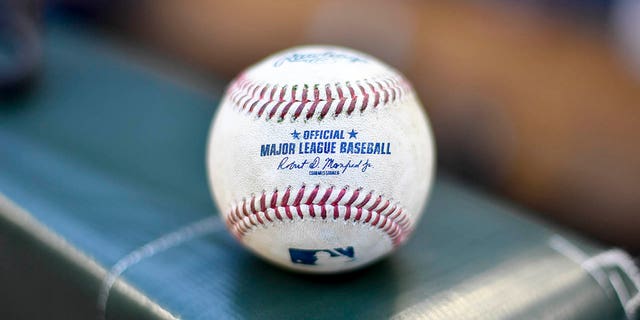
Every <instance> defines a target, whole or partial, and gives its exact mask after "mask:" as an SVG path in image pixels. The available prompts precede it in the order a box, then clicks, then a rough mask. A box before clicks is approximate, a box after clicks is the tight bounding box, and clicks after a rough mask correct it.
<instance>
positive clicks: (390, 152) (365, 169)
mask: <svg viewBox="0 0 640 320" xmlns="http://www.w3.org/2000/svg"><path fill="white" fill-rule="evenodd" d="M434 156H435V154H434V144H433V138H432V134H431V130H430V127H429V124H428V122H427V118H426V116H425V114H424V113H423V110H422V107H421V106H420V102H419V101H418V99H417V97H416V94H415V93H414V91H413V89H412V88H411V86H410V84H409V83H408V82H407V80H405V79H404V78H403V77H402V75H400V74H399V73H398V72H397V71H396V70H394V69H392V68H390V67H389V66H387V65H385V64H383V63H382V62H380V61H378V60H376V59H375V58H373V57H371V56H369V55H366V54H363V53H360V52H357V51H354V50H350V49H346V48H341V47H328V46H305V47H296V48H292V49H289V50H286V51H283V52H279V53H276V54H274V55H272V56H270V57H267V58H266V59H264V60H263V61H261V62H259V63H257V64H256V65H254V66H252V67H250V68H249V69H247V70H246V71H245V72H243V73H242V74H241V75H240V76H238V78H236V79H235V80H234V81H233V82H232V83H231V85H230V86H229V88H228V91H227V93H226V95H225V96H224V97H223V99H222V102H221V105H220V108H219V110H218V114H217V115H216V117H215V120H214V122H213V125H212V126H211V130H210V136H209V142H208V150H207V169H208V174H209V182H210V186H211V189H212V192H213V195H214V197H215V200H216V202H217V204H218V205H219V207H220V209H221V212H222V215H223V218H224V220H225V222H226V224H227V227H228V228H229V230H230V231H231V232H232V233H233V235H234V236H235V237H236V238H238V239H239V240H240V241H241V242H242V244H244V245H245V246H246V247H248V248H249V249H250V250H251V251H253V252H255V253H256V254H258V255H259V256H261V257H263V258H265V259H267V260H268V261H271V262H273V263H275V264H277V265H280V266H283V267H286V268H289V269H294V270H299V271H307V272H318V273H329V272H338V271H345V270H350V269H354V268H358V267H362V266H364V265H366V264H369V263H371V262H373V261H375V260H377V259H379V258H381V257H383V256H384V255H386V254H388V253H390V252H391V251H392V250H393V249H394V248H396V247H398V246H399V245H401V244H402V243H403V242H404V241H405V240H406V239H407V237H408V236H409V234H410V233H411V232H412V230H413V228H414V226H415V225H416V223H417V222H418V219H419V218H420V215H421V212H422V207H423V206H424V204H425V201H426V198H427V193H428V191H429V188H430V186H431V182H432V179H433V172H434V170H433V169H434V160H435V159H434Z"/></svg>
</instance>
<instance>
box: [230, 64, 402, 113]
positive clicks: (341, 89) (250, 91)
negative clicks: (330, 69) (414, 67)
mask: <svg viewBox="0 0 640 320" xmlns="http://www.w3.org/2000/svg"><path fill="white" fill-rule="evenodd" d="M322 86H324V97H323V96H322V94H321V93H322V90H321V87H322ZM287 89H288V86H287V85H278V84H272V83H260V82H256V81H252V80H249V79H247V78H246V76H245V75H244V74H243V75H241V76H240V77H238V79H236V80H235V81H234V82H233V83H232V84H231V85H230V86H229V89H228V96H229V98H230V100H231V101H232V102H233V103H234V105H235V106H236V107H237V108H239V109H241V110H245V111H247V112H248V113H251V114H256V115H257V116H258V117H262V116H263V115H265V116H266V118H267V119H272V118H276V117H277V119H278V120H281V119H284V118H285V117H286V116H288V115H290V116H291V118H292V119H293V120H297V119H299V118H303V119H307V120H308V119H311V118H313V117H314V116H316V115H317V116H318V118H319V119H320V120H321V119H324V118H325V117H326V116H327V115H328V114H329V113H330V112H331V108H332V106H333V105H334V103H335V104H336V105H335V110H334V111H333V115H334V116H339V115H340V114H346V115H351V114H352V113H353V112H354V111H356V110H359V111H360V112H364V111H365V110H366V109H367V108H369V107H372V108H377V107H379V106H381V105H385V104H387V103H391V102H394V101H397V100H399V99H400V97H402V96H404V95H405V93H407V92H409V91H410V90H411V89H410V84H409V83H408V81H406V80H405V79H404V78H402V77H400V76H388V77H387V78H374V79H363V80H358V81H354V82H353V83H352V82H349V81H347V82H344V83H335V84H329V83H327V84H313V85H309V84H301V85H292V86H291V90H290V91H289V92H287ZM278 91H280V93H279V94H278ZM287 93H288V94H287ZM336 93H337V97H336V96H335V95H336ZM298 94H299V97H298ZM371 100H373V101H371ZM322 102H324V104H321V103H322ZM336 102H337V103H336ZM296 104H297V105H296ZM294 105H295V106H294ZM345 105H346V108H345ZM305 110H306V111H305Z"/></svg>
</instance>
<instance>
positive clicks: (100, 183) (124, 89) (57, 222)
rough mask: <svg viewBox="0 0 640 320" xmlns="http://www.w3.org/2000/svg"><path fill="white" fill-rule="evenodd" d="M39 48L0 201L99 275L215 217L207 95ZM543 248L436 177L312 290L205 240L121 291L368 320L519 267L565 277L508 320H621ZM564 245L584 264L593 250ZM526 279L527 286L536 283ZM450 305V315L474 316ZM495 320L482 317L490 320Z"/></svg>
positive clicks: (5, 131)
mask: <svg viewBox="0 0 640 320" xmlns="http://www.w3.org/2000/svg"><path fill="white" fill-rule="evenodd" d="M46 39H47V40H46V57H47V60H46V67H45V71H44V74H43V79H42V81H41V83H40V85H39V87H38V88H37V90H35V91H34V92H33V93H32V94H31V95H30V96H29V97H26V98H24V99H22V100H19V101H13V102H12V103H11V105H9V104H6V103H5V104H4V105H2V106H1V107H0V192H1V193H2V194H4V195H5V196H7V197H8V198H10V199H11V200H12V201H14V202H16V203H17V204H18V205H20V206H22V207H23V208H25V209H26V210H28V211H29V212H30V213H31V214H32V215H33V216H34V217H35V218H37V219H38V220H39V221H40V222H42V223H43V224H45V225H46V226H48V227H49V228H50V229H51V230H52V231H54V232H56V233H58V234H59V235H61V236H63V237H64V238H65V239H67V240H68V241H69V242H70V243H71V244H73V245H74V246H75V247H77V248H78V249H80V250H81V251H83V252H85V253H86V254H87V255H89V256H90V257H92V258H93V259H95V260H96V261H97V262H98V263H99V264H101V265H103V266H104V267H105V268H106V269H109V268H110V267H111V266H113V265H114V264H115V263H116V262H117V261H118V260H119V259H121V258H122V257H123V256H125V255H126V254H128V253H129V252H131V251H133V250H135V249H136V248H138V247H140V246H141V245H144V244H145V243H147V242H149V241H152V240H154V239H156V238H158V237H159V236H161V235H163V234H166V233H168V232H171V231H174V230H176V229H178V228H180V227H182V226H185V225H188V224H190V223H193V222H194V221H198V220H201V219H204V218H206V217H210V216H212V215H217V214H218V212H217V209H216V208H215V207H214V205H213V203H212V201H211V198H210V196H209V190H208V187H207V183H206V174H205V168H204V154H205V142H206V136H207V131H208V127H209V123H210V120H211V117H212V116H213V114H214V112H215V108H216V105H217V102H218V99H219V98H220V96H221V94H222V92H221V90H220V89H219V88H221V87H222V86H212V89H211V91H210V93H209V94H203V93H202V92H200V91H197V90H194V89H191V88H189V87H188V86H182V85H177V84H176V83H173V82H170V81H167V80H166V79H165V78H163V77H158V76H157V75H154V74H153V73H152V72H149V71H144V70H142V69H140V68H135V67H134V66H135V63H134V62H131V61H129V60H127V59H126V58H123V57H122V55H121V54H119V53H118V54H115V53H117V52H118V50H117V49H114V48H111V47H110V46H109V44H108V43H105V42H102V41H99V40H95V38H92V37H90V35H88V34H82V35H78V34H74V33H72V32H69V31H68V30H66V29H64V28H60V27H56V28H52V29H51V30H50V31H49V33H48V36H47V37H46ZM214 88H218V89H214ZM220 152H224V151H223V150H221V151H220ZM0 218H1V213H0ZM0 226H1V225H0ZM557 232H560V231H557V230H556V229H553V228H550V227H548V226H544V225H542V224H540V223H539V222H536V221H533V220H531V219H529V218H525V217H524V215H523V214H522V213H520V210H518V209H514V207H512V206H510V205H507V204H505V203H503V202H501V201H498V200H496V199H493V198H491V197H489V196H487V195H485V194H482V193H479V192H477V191H474V190H472V189H469V188H468V187H466V186H464V185H463V184H461V183H460V182H458V181H456V180H455V179H452V178H451V177H450V176H448V175H446V174H443V173H440V174H439V175H438V177H437V181H436V184H435V187H434V190H433V193H432V196H431V200H430V202H429V206H428V208H427V209H426V212H425V215H424V217H423V219H422V220H421V222H420V224H419V225H418V227H417V229H416V231H415V235H414V237H413V238H412V239H411V241H410V242H409V243H408V244H407V245H406V246H405V247H403V248H401V249H400V250H399V251H398V252H397V253H395V254H393V255H392V256H391V257H389V258H388V259H385V260H384V261H382V262H380V263H378V264H375V265H373V266H372V267H370V268H367V269H365V270H362V271H360V272H355V273H350V274H344V275H338V276H328V277H327V276H322V277H321V276H315V277H314V276H304V275H299V274H293V273H289V272H286V271H282V270H280V269H277V268H275V267H272V266H271V265H268V264H266V263H264V262H263V261H261V260H259V259H258V258H256V257H254V256H252V255H250V254H249V253H248V252H246V251H245V250H243V249H242V248H241V247H240V246H239V245H238V244H237V243H236V242H235V240H234V239H232V238H231V236H229V235H228V234H227V233H226V232H225V231H221V232H215V233H212V234H207V235H205V236H202V237H198V238H195V239H193V240H191V241H189V242H187V243H185V244H183V245H180V246H178V247H175V248H171V249H169V250H167V251H164V252H162V253H159V254H157V255H155V256H153V257H151V258H149V259H146V260H143V261H141V262H140V263H139V264H136V265H134V266H133V267H132V268H130V269H129V270H127V271H126V272H125V273H124V274H123V277H124V278H125V279H126V280H127V281H128V282H129V283H130V284H131V285H133V286H134V287H136V288H137V289H139V290H140V291H141V292H143V293H145V294H146V295H147V296H148V297H149V298H150V299H151V300H152V301H154V302H155V303H157V304H159V305H161V306H163V307H164V308H165V309H166V310H168V311H169V312H171V313H172V314H174V315H176V316H180V317H183V318H185V319H209V318H220V317H222V318H255V317H260V318H276V319H280V318H296V319H297V318H342V317H348V318H362V319H372V318H386V317H389V316H391V315H394V314H396V313H398V312H401V311H403V310H405V309H407V308H410V307H412V306H416V305H426V306H430V304H429V303H427V304H425V301H427V302H428V301H433V303H435V304H441V303H442V302H443V301H453V300H455V298H454V297H456V296H463V295H464V294H465V293H466V292H470V291H473V290H475V289H482V288H485V289H486V288H491V287H492V286H496V288H501V289H500V290H506V289H505V287H498V282H499V281H497V280H496V279H499V278H500V277H498V278H496V277H495V274H496V272H503V273H504V277H502V278H504V279H509V277H510V275H511V274H512V273H513V272H517V271H518V270H520V269H522V268H523V265H525V266H526V265H529V263H528V261H531V263H530V265H535V264H536V263H537V262H538V261H543V260H544V259H546V258H549V257H550V258H553V259H555V260H553V261H556V260H557V261H561V262H562V261H564V262H566V263H567V266H569V267H566V268H564V269H558V270H559V271H558V270H556V271H558V272H557V273H554V274H548V279H546V280H545V281H542V282H540V283H528V284H526V285H522V287H521V289H522V290H523V292H522V295H521V297H520V300H525V301H527V303H524V305H523V306H520V305H519V307H518V308H519V309H517V310H516V311H514V312H512V313H510V314H511V315H512V316H513V315H518V316H517V317H516V316H513V317H514V318H523V317H524V318H526V317H531V318H540V317H542V316H543V315H548V314H560V313H557V312H561V311H562V310H564V309H569V311H568V315H569V317H568V318H571V317H574V318H579V319H586V318H593V319H604V318H620V317H622V310H621V308H620V307H619V303H617V301H616V300H615V298H614V297H612V296H611V295H607V294H606V293H605V292H604V291H603V290H602V289H601V288H600V287H599V286H598V285H597V283H596V282H595V281H593V279H591V278H590V277H589V276H588V275H586V273H585V274H583V275H581V276H580V277H578V278H577V280H575V281H574V280H571V279H574V278H571V277H570V276H573V275H575V274H576V273H577V272H579V268H578V267H577V265H575V266H572V265H571V263H569V261H568V259H566V258H564V257H561V256H559V255H558V253H557V252H555V251H554V250H552V249H551V248H550V247H549V245H548V240H549V237H550V236H552V235H554V234H556V233H557ZM567 237H568V238H569V239H571V241H575V242H576V243H577V244H578V246H580V247H581V248H582V250H584V251H586V252H588V253H595V252H597V251H599V250H601V248H600V247H598V246H596V245H593V244H590V243H588V242H585V241H584V240H581V239H578V238H574V237H570V236H567ZM528 259H530V260H528ZM563 259H564V260H563ZM518 261H520V262H523V261H524V263H520V264H519V263H518ZM560 265H563V264H560ZM504 266H515V267H517V268H520V269H517V270H516V269H513V270H512V269H509V268H504ZM541 266H542V265H541ZM515 267H514V268H515ZM522 270H524V269H522ZM576 270H577V271H576ZM531 272H532V273H527V274H531V276H532V278H535V279H538V277H540V274H541V273H542V274H544V273H545V272H546V271H545V270H535V269H534V271H531ZM567 279H570V280H571V281H569V280H567ZM563 280H566V282H567V284H566V285H565V286H564V287H562V288H560V289H556V290H551V289H549V290H551V291H550V295H549V296H545V297H538V296H535V295H530V294H528V292H524V291H530V290H532V289H531V288H534V289H536V288H537V287H538V286H547V285H550V284H552V283H554V282H558V281H563ZM87 281H89V280H87ZM482 281H485V282H484V283H483V282H482ZM525 282H526V281H525ZM465 284H467V285H465ZM70 285H71V284H70ZM506 288H508V289H509V290H507V291H505V292H506V293H509V294H505V295H504V297H503V299H504V302H503V303H504V305H505V306H508V305H509V304H511V303H513V305H515V302H516V301H517V300H518V298H519V297H517V296H516V297H514V296H513V295H512V294H510V293H511V292H518V290H519V289H520V288H519V287H517V286H516V287H513V286H511V287H509V286H507V287H506ZM550 288H551V286H550ZM94 289H95V288H94ZM534 291H535V290H534ZM92 294H95V297H92V296H90V297H89V298H88V300H89V301H91V300H92V299H94V298H95V300H96V303H97V295H98V292H97V290H96V292H94V293H91V292H90V293H89V295H92ZM120 299H122V297H116V298H114V299H112V300H109V304H108V308H107V315H110V314H118V315H121V316H126V315H127V314H126V313H127V309H126V308H125V307H123V305H126V301H125V302H124V303H123V302H122V301H119V300H120ZM430 299H431V300H430ZM464 301H465V302H466V303H467V305H466V306H464V307H463V308H476V307H479V306H474V300H473V299H470V300H469V299H467V300H464ZM480 302H481V301H478V302H477V303H480ZM571 305H575V306H576V307H573V308H568V307H567V306H571ZM431 307H433V306H431ZM431 307H429V308H431ZM123 308H125V309H123ZM450 308H452V309H450V310H453V309H455V308H460V306H455V305H452V306H451V307H450ZM445 309H446V308H445ZM495 309H496V310H493V311H488V313H487V314H486V316H487V317H490V318H491V315H492V314H495V315H499V314H500V313H499V312H500V310H499V309H500V308H495ZM421 312H423V313H424V314H426V315H429V316H431V317H432V318H437V319H443V318H447V316H446V314H444V315H442V314H435V313H434V314H429V311H428V310H423V311H421ZM492 312H495V313H492ZM553 312H556V313H553ZM565 312H566V310H565Z"/></svg>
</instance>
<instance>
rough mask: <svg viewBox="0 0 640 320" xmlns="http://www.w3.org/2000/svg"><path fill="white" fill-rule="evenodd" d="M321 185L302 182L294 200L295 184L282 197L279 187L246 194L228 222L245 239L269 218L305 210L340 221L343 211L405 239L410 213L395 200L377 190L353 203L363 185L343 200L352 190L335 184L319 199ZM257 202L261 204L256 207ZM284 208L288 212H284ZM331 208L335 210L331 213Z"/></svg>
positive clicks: (399, 239) (288, 216) (397, 239)
mask: <svg viewBox="0 0 640 320" xmlns="http://www.w3.org/2000/svg"><path fill="white" fill-rule="evenodd" d="M321 189H322V188H321V187H320V185H316V186H315V187H314V188H313V189H311V190H308V189H307V188H306V186H302V187H300V188H299V189H298V190H297V192H296V196H295V200H294V201H293V203H291V204H290V203H289V199H290V196H291V192H292V191H291V187H289V188H287V189H286V190H285V191H284V195H283V196H282V198H281V199H280V200H279V201H278V194H279V192H278V190H276V191H274V192H273V193H272V194H270V195H267V193H266V192H262V193H261V194H260V195H257V196H256V195H252V196H251V197H250V198H249V199H246V198H245V199H243V200H242V201H240V202H239V203H237V204H235V205H234V206H232V208H231V211H230V213H229V215H227V217H226V220H227V225H228V226H229V228H230V230H231V231H232V233H233V234H234V235H235V236H236V237H237V238H239V239H241V238H242V237H244V235H245V234H246V233H248V232H249V231H251V230H252V229H254V228H255V227H257V226H260V225H263V226H264V225H267V221H268V223H274V222H278V221H287V220H288V221H292V220H294V219H295V216H297V217H298V218H300V219H304V218H305V212H307V214H308V217H311V218H316V219H322V220H327V219H330V218H333V219H334V220H336V221H337V220H338V219H340V214H341V212H344V217H343V220H340V221H353V222H357V223H361V224H365V225H369V226H371V227H375V228H377V229H379V230H380V231H382V232H384V233H386V234H387V235H388V236H389V238H390V239H391V242H392V243H393V245H394V246H398V245H400V244H401V243H402V242H404V240H405V239H406V237H407V235H408V234H409V232H410V230H411V223H410V219H409V217H408V215H406V214H405V213H404V212H403V209H402V208H400V207H399V206H398V205H397V204H394V205H393V206H391V201H390V200H389V199H383V197H382V195H378V196H375V197H374V196H373V192H368V193H367V194H366V196H365V197H364V198H363V200H362V201H360V202H359V203H358V204H357V205H353V203H354V202H355V201H356V200H357V199H358V198H359V196H360V189H353V191H352V193H353V194H352V195H351V196H350V197H349V199H348V200H347V201H345V202H344V203H342V204H341V203H340V202H341V201H342V200H343V198H344V196H345V195H346V194H347V192H349V190H348V189H347V187H345V188H341V189H337V188H335V187H333V186H331V187H329V188H326V189H325V190H324V192H322V193H321V194H322V197H321V198H320V199H318V200H316V198H318V193H320V192H321V191H320V190H321ZM307 193H308V197H307V199H306V201H305V202H304V203H303V202H302V199H303V198H304V196H305V194H307ZM332 198H333V200H332ZM267 199H269V201H267ZM383 200H384V202H385V204H384V206H382V207H381V208H379V209H376V208H377V207H378V205H379V204H380V203H382V202H383ZM256 202H257V203H258V205H259V208H256ZM292 210H295V212H296V214H294V213H292ZM282 212H284V215H283V214H282ZM330 212H332V213H333V214H330Z"/></svg>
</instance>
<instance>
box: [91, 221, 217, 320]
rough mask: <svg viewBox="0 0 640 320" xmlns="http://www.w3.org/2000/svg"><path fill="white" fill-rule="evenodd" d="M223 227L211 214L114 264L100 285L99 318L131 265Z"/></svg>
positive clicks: (158, 239)
mask: <svg viewBox="0 0 640 320" xmlns="http://www.w3.org/2000/svg"><path fill="white" fill-rule="evenodd" d="M222 229H223V225H222V222H221V220H220V217H218V216H211V217H208V218H205V219H202V220H199V221H196V222H194V223H192V224H189V225H187V226H184V227H182V228H180V229H177V230H175V231H173V232H171V233H167V234H165V235H163V236H161V237H159V238H157V239H155V240H153V241H151V242H148V243H146V244H144V245H143V246H141V247H139V248H138V249H136V250H134V251H132V252H131V253H129V254H127V255H126V256H124V257H123V258H121V259H120V260H118V261H117V262H116V263H115V264H114V265H113V267H111V269H109V273H108V274H107V275H106V276H105V277H104V279H103V280H102V284H101V286H100V293H99V294H98V303H97V307H98V312H99V318H100V319H105V318H106V312H107V301H108V299H109V293H110V291H111V288H112V287H113V285H114V284H115V282H116V280H117V279H118V278H119V277H120V275H122V273H124V272H125V271H126V270H127V269H129V268H130V267H131V266H133V265H135V264H137V263H139V262H140V261H142V260H144V259H147V258H149V257H152V256H154V255H156V254H158V253H160V252H163V251H166V250H168V249H170V248H173V247H176V246H178V245H180V244H182V243H184V242H187V241H189V240H191V239H193V238H196V237H199V236H202V235H205V234H209V233H214V232H218V231H221V230H222Z"/></svg>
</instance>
